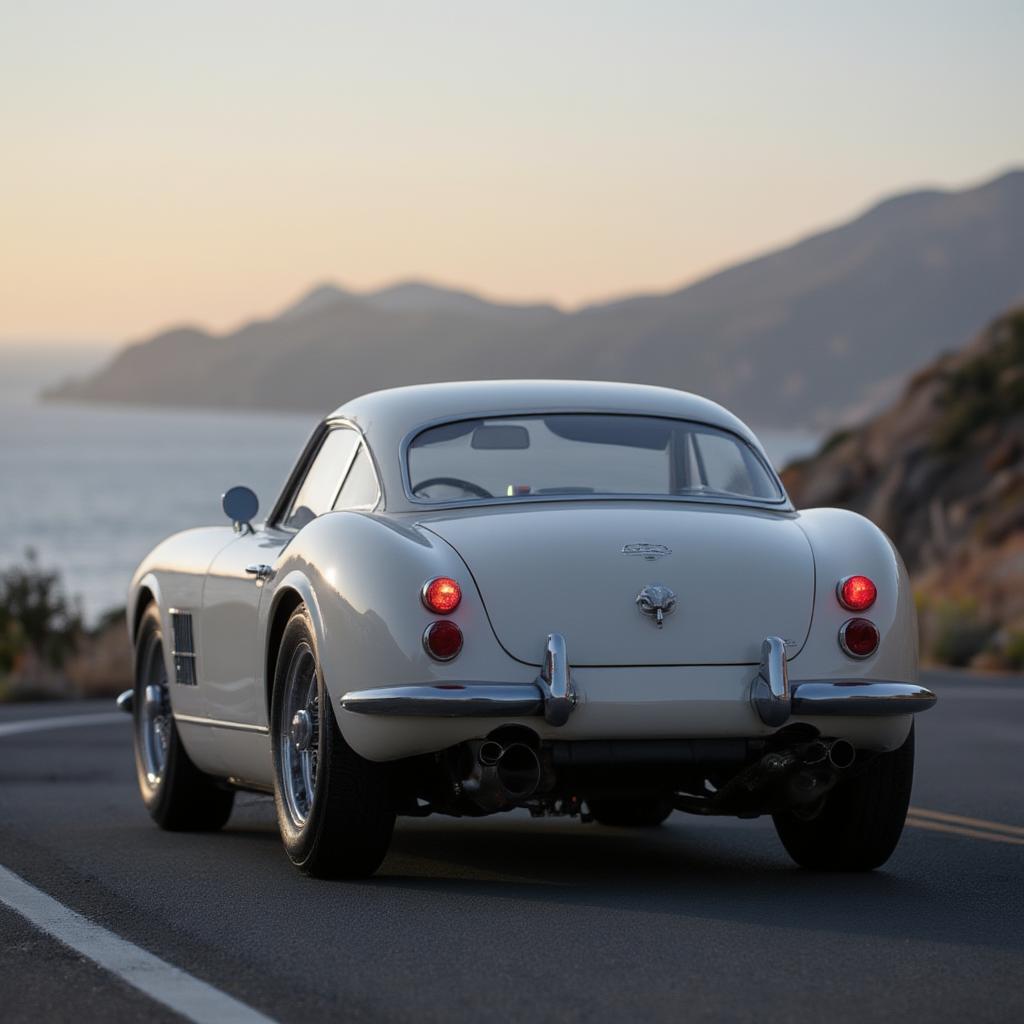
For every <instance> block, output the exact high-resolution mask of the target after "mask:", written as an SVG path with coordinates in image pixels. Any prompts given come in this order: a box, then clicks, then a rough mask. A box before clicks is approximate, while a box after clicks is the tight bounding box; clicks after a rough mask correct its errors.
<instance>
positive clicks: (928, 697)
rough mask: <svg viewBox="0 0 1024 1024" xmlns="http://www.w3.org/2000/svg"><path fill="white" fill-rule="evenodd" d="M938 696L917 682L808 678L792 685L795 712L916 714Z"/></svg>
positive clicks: (933, 702) (818, 713)
mask: <svg viewBox="0 0 1024 1024" xmlns="http://www.w3.org/2000/svg"><path fill="white" fill-rule="evenodd" d="M938 699H939V698H938V697H937V696H936V695H935V694H934V693H933V692H932V691H931V690H929V689H927V688H926V687H924V686H918V684H917V683H892V682H886V681H884V680H869V679H836V680H815V679H807V680H804V681H802V682H799V683H794V684H793V714H794V715H913V714H916V713H917V712H919V711H927V710H928V709H929V708H930V707H932V706H933V705H934V704H935V702H936V701H937V700H938Z"/></svg>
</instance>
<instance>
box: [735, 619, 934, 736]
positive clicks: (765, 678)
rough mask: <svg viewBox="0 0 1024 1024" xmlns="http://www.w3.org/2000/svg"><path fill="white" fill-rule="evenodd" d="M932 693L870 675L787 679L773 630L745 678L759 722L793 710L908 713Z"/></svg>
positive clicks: (925, 704) (929, 701) (922, 707)
mask: <svg viewBox="0 0 1024 1024" xmlns="http://www.w3.org/2000/svg"><path fill="white" fill-rule="evenodd" d="M936 700H938V698H937V697H936V696H935V694H934V693H932V691H931V690H929V689H926V688H925V687H923V686H918V685H917V683H892V682H886V681H884V680H873V679H804V680H801V681H800V682H797V683H790V681H789V667H788V666H787V664H786V646H785V644H784V643H783V641H782V639H781V638H780V637H777V636H769V637H766V638H765V641H764V643H763V644H762V645H761V664H760V666H759V668H758V672H757V675H756V676H754V679H753V682H751V684H750V703H751V704H753V706H754V710H755V711H756V712H757V714H758V716H759V717H760V719H761V721H762V722H764V724H765V725H775V726H779V725H783V724H784V723H785V722H786V721H788V720H789V718H790V717H791V716H793V715H801V716H804V715H912V714H915V713H916V712H918V711H927V710H928V709H929V708H930V707H931V706H932V705H933V704H934V703H935V702H936Z"/></svg>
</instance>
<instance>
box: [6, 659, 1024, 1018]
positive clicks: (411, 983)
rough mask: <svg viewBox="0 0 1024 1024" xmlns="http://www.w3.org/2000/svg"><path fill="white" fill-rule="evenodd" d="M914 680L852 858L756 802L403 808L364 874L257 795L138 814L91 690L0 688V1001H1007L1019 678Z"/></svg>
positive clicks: (204, 1012) (556, 1008) (772, 1014)
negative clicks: (906, 820) (671, 806)
mask: <svg viewBox="0 0 1024 1024" xmlns="http://www.w3.org/2000/svg"><path fill="white" fill-rule="evenodd" d="M927 681H928V683H929V685H931V686H933V687H934V688H935V689H936V691H937V692H938V693H939V696H940V700H939V704H938V706H937V707H936V708H935V709H934V710H933V711H930V712H928V713H927V714H926V715H924V716H922V717H921V718H920V719H919V721H918V770H917V779H916V782H915V786H914V797H913V806H914V812H913V814H912V817H911V819H910V821H911V823H910V825H909V826H908V828H907V830H906V832H905V833H904V838H903V841H902V843H901V845H900V847H899V849H898V850H897V852H896V854H895V855H894V856H893V858H892V860H891V861H890V862H889V863H888V864H887V865H886V866H885V868H883V869H882V870H880V871H877V872H875V873H873V874H870V875H855V876H847V875H824V874H814V873H808V872H803V871H800V870H799V869H797V868H795V867H793V866H792V864H791V863H790V861H789V859H788V858H787V856H786V854H785V853H784V851H783V850H782V847H781V846H780V844H779V842H778V840H777V839H776V837H775V833H774V831H773V829H772V826H771V823H770V821H768V820H766V819H759V820H757V821H744V822H740V821H733V820H729V819H714V818H712V819H704V818H693V817H690V816H688V815H684V814H679V813H677V814H674V815H673V816H672V817H671V818H670V819H669V822H668V823H667V824H666V825H665V826H663V827H662V828H660V829H656V830H648V831H642V832H636V831H633V832H631V831H628V830H623V829H612V828H604V827H601V826H598V825H596V824H590V825H583V824H581V823H580V822H578V821H573V820H570V819H554V820H538V821H534V820H531V819H530V818H529V817H528V816H526V815H520V814H515V815H506V816H499V817H495V818H490V819H481V820H474V821H456V820H452V819H445V818H439V817H437V818H430V819H425V820H408V819H400V821H399V825H398V827H397V829H396V833H395V841H394V846H393V849H392V852H391V854H390V855H389V856H388V858H387V860H386V861H385V863H384V865H383V868H382V869H381V871H380V873H379V874H378V875H377V876H376V877H375V878H373V879H371V880H370V881H366V882H359V883H349V882H320V881H314V880H310V879H306V878H303V877H301V876H300V875H298V874H297V873H296V872H295V870H294V869H293V868H292V867H291V866H290V864H289V863H288V861H287V860H286V859H285V856H284V854H283V852H282V850H281V846H280V843H279V840H278V837H277V835H276V832H275V826H274V818H273V808H272V806H271V804H270V801H269V800H268V799H266V798H263V797H257V796H249V795H242V796H240V797H239V800H238V804H237V805H236V808H237V809H236V811H235V813H234V815H233V817H232V819H231V821H230V823H229V825H228V827H227V828H226V829H225V831H224V832H222V833H218V834H213V835H188V834H167V833H162V832H160V831H158V830H157V829H156V827H155V826H153V825H152V824H151V823H150V821H149V818H148V816H147V815H146V813H145V811H144V809H143V807H142V805H141V803H140V801H139V799H138V795H137V792H136V789H135V781H134V772H133V767H132V760H131V752H130V725H129V721H128V719H127V718H124V720H120V719H118V718H116V717H112V716H111V715H110V714H109V711H110V706H109V705H107V704H99V705H98V704H96V703H95V702H93V703H82V704H74V705H68V704H62V705H31V706H29V705H21V706H6V707H2V708H0V865H2V868H3V869H6V873H5V872H3V871H2V869H0V952H2V956H0V1019H3V1020H4V1021H5V1022H8V1024H14V1022H17V1021H30V1020H31V1021H37V1020H46V1021H74V1022H76V1024H81V1022H83V1021H91V1020H98V1019H102V1020H104V1021H128V1020H142V1019H145V1020H152V1021H164V1020H166V1021H173V1020H178V1021H180V1020H181V1019H182V1017H181V1016H178V1015H177V1014H176V1013H175V1012H172V1011H171V1010H170V1009H168V1008H167V1005H165V1003H161V1002H159V1001H157V999H158V998H159V993H160V992H161V991H165V990H166V987H167V986H168V985H169V986H170V987H171V988H172V989H174V986H175V985H177V986H179V988H178V989H176V990H175V991H179V992H184V993H185V995H184V996H182V998H183V999H184V1000H185V1004H187V1005H188V1006H192V1007H193V1009H192V1010H189V1011H186V1014H185V1016H186V1017H190V1018H191V1019H193V1020H202V1019H210V1020H225V1019H228V1018H229V1017H230V1016H231V1012H230V1009H231V1008H232V1007H233V1008H234V1009H235V1010H237V1017H236V1019H238V1020H240V1021H242V1020H252V1021H256V1020H259V1019H261V1017H260V1015H262V1017H263V1018H270V1019H272V1020H278V1021H283V1022H290V1021H295V1022H300V1021H301V1022H306V1024H309V1022H315V1021H327V1020H330V1021H417V1022H421V1021H445V1022H451V1021H463V1020H466V1021H470V1020H480V1019H487V1020H488V1021H530V1022H541V1021H587V1022H601V1021H617V1020H623V1021H629V1020H644V1021H646V1022H654V1021H679V1020H686V1021H688V1022H694V1021H703V1020H730V1021H755V1020H757V1021H765V1020H774V1021H781V1020H791V1019H796V1020H802V1019H810V1020H829V1021H836V1022H839V1021H851V1022H854V1021H855V1022H857V1024H863V1022H864V1021H866V1020H905V1021H912V1020H928V1021H930V1022H935V1021H954V1020H955V1021H961V1020H963V1019H969V1020H971V1021H972V1022H983V1021H1022V1020H1024V790H1022V785H1021V782H1022V778H1024V771H1022V763H1024V679H1022V678H1020V677H1017V678H1000V677H991V676H989V677H985V676H977V677H969V676H966V675H956V674H952V673H941V674H934V675H931V676H930V677H929V678H928V680H927ZM72 715H74V716H78V715H82V716H88V719H86V718H83V719H82V720H81V721H79V722H71V723H68V722H63V721H59V720H60V719H65V718H67V717H69V716H72ZM50 718H52V719H54V721H53V722H52V723H47V724H41V723H40V722H39V720H40V719H50ZM4 893H6V894H7V896H6V898H5V897H4ZM19 894H20V895H19ZM44 894H45V895H44ZM48 897H49V898H52V900H50V901H49V902H46V901H47V898H48ZM19 900H21V904H20V905H21V906H22V907H23V908H24V906H26V905H27V903H31V904H32V905H33V906H34V907H35V908H36V909H35V911H33V912H32V913H35V918H32V914H31V913H30V914H29V917H26V916H24V913H25V912H26V911H24V910H23V912H17V911H15V910H13V909H10V907H11V904H12V903H13V904H14V905H19V903H18V901H19ZM26 901H27V902H26ZM32 901H35V902H34V903H33V902H32ZM54 901H55V902H54ZM40 908H41V909H40ZM79 915H81V916H79ZM83 918H84V919H85V920H84V921H83ZM30 919H31V920H34V921H35V922H36V923H31V920H30ZM75 929H78V931H77V932H76V931H75ZM82 929H94V930H93V931H87V932H82ZM55 934H56V935H61V936H62V937H63V941H61V940H60V939H58V938H55V937H54V935H55ZM76 934H77V935H80V936H81V935H82V934H85V936H86V937H85V938H84V939H81V940H80V945H83V946H84V948H86V950H87V951H90V950H91V951H93V952H91V953H90V955H93V953H94V952H95V951H96V950H99V949H102V950H107V952H106V953H104V954H103V956H100V954H99V953H96V957H98V958H99V959H100V960H101V962H104V963H106V964H107V967H101V966H98V965H97V964H96V963H95V962H93V960H92V959H89V958H88V957H85V956H83V955H82V954H81V953H80V952H76V951H75V949H73V948H71V947H72V946H73V945H74V941H75V940H74V935H76ZM69 935H70V936H71V938H70V939H69V938H68V936H69ZM69 941H70V942H71V946H69V945H66V944H65V943H66V942H69ZM104 956H105V957H106V958H107V959H106V960H104V959H103V957H104ZM132 957H135V958H136V959H135V961H132ZM139 957H143V958H145V957H148V958H149V959H148V960H146V961H145V962H144V963H143V964H142V966H141V967H140V966H139V964H138V962H137V961H138V958H139ZM126 958H127V959H126ZM154 958H158V959H154ZM131 962H134V963H135V967H134V968H133V969H131V967H130V963H131ZM125 963H129V968H124V964H125ZM119 965H120V966H119ZM152 965H156V967H153V966H152ZM107 968H109V969H107ZM151 968H152V969H151ZM132 970H134V974H133V973H132ZM182 972H184V973H182ZM125 977H130V978H134V979H135V981H133V983H132V984H129V983H128V982H126V981H125V980H123V979H124V978H125ZM139 979H142V980H141V981H140V980H139ZM147 979H148V980H147ZM140 985H141V989H140V987H138V986H140ZM147 985H150V988H148V989H147ZM161 986H164V988H163V989H161ZM146 991H154V992H156V993H157V999H155V998H152V997H151V996H150V995H146V994H145V992H146ZM218 999H219V1000H221V1003H220V1004H218V1003H217V1002H216V1001H217V1000H218ZM189 1000H192V1002H189ZM232 1000H233V1002H232ZM165 1002H166V1000H165ZM171 1005H179V1006H180V1005H183V1004H182V1003H181V1002H180V1000H179V1002H178V1003H174V1002H173V1000H172V1001H171ZM225 1007H228V1010H225Z"/></svg>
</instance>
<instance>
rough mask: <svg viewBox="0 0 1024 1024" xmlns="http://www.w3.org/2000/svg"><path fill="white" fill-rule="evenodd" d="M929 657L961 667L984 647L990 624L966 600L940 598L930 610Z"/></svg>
mask: <svg viewBox="0 0 1024 1024" xmlns="http://www.w3.org/2000/svg"><path fill="white" fill-rule="evenodd" d="M930 618H931V623H930V626H929V630H928V632H929V634H930V635H931V638H932V640H931V651H930V654H931V656H932V657H933V658H934V659H935V660H936V661H939V662H942V663H943V664H946V665H956V666H964V665H968V664H970V662H971V659H972V658H973V657H974V656H975V655H976V654H980V653H981V652H982V651H983V650H985V648H986V647H987V646H988V643H989V640H991V638H992V635H993V633H994V632H995V630H994V628H993V626H992V625H991V624H990V623H988V622H986V621H985V620H984V619H983V618H982V617H981V616H980V615H979V614H978V610H977V608H976V607H975V606H974V604H973V603H972V602H970V601H944V602H941V603H939V604H937V605H936V606H935V608H934V609H932V610H931V613H930Z"/></svg>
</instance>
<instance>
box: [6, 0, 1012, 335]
mask: <svg viewBox="0 0 1024 1024" xmlns="http://www.w3.org/2000/svg"><path fill="white" fill-rule="evenodd" d="M1022 40H1024V2H1021V0H1010V2H994V0H989V2H985V0H970V2H968V0H964V2H962V3H944V2H936V0H931V2H909V0H903V2H893V0H886V2H879V3H866V2H864V0H860V2H857V3H847V2H839V0H834V2H828V0H820V2H779V0H775V2H738V0H737V2H723V0H716V2H713V3H709V2H693V3H687V2H684V0H676V2H669V3H653V2H651V3H642V2H638V0H633V2H624V3H600V2H597V0H590V2H585V3H557V2H555V0H547V2H543V3H530V2H520V3H516V4H510V3H502V4H496V3H487V2H482V0H477V2H472V3H468V2H467V3H441V2H436V3H421V2H418V0H416V2H414V0H409V2H407V3H402V4H390V3H383V2H380V0H374V2H372V3H359V4H354V3H341V2H323V3H301V2H294V0H293V2H289V3H281V2H275V3H267V4H264V3H256V2H253V0H246V2H244V3H228V2H219V0H203V2H201V3H193V2H183V0H175V2H174V3H167V4H159V5H158V4H156V3H150V2H143V0H131V2H126V3H103V2H99V0H91V2H88V3H79V2H72V0H69V2H66V3H63V4H57V3H47V2H45V0H32V2H31V3H24V2H20V0H0V338H7V339H8V340H10V339H21V340H24V339H33V338H60V339H77V338H82V339H89V338H92V339H103V340H108V339H117V338H121V337H125V336H139V335H142V334H146V333H148V332H150V331H152V330H154V329H156V328H158V327H161V326H163V325H165V324H167V323H170V322H180V321H185V320H187V321H191V322H198V323H202V324H205V325H208V326H211V327H214V328H218V329H221V328H227V327H231V326H234V325H235V324H237V323H238V322H239V321H241V320H243V319H245V318H247V317H248V316H250V315H254V314H263V313H268V312H272V311H274V310H275V309H276V308H278V307H279V306H281V305H283V304H284V303H285V302H287V301H289V300H291V299H292V298H294V297H295V296H296V295H297V294H298V293H299V292H301V291H303V290H304V289H305V288H306V287H308V286H309V285H311V284H313V283H315V282H318V281H322V280H325V279H330V280H336V281H339V282H342V283H344V284H347V285H350V286H354V287H359V288H362V287H369V286H374V285H378V284H382V283H388V282H391V281H393V280H395V279H397V278H403V277H409V276H416V277H426V278H429V279H433V280H436V281H439V282H444V283H450V284H460V285H466V286H469V287H472V288H475V289H479V290H481V291H483V292H485V293H487V294H490V295H494V296H498V297H508V298H522V299H538V298H550V299H554V300H556V301H558V302H561V303H565V304H569V305H572V304H578V303H581V302H583V301H586V300H589V299H597V298H604V297H607V296H611V295H616V294H621V293H624V292H629V291H634V290H657V289H666V288H669V287H672V286H676V285H679V284H682V283H684V282H686V281H689V280H692V279H693V278H695V277H697V276H699V275H701V274H702V273H704V272H706V271H708V270H712V269H715V268H717V267H719V266H722V265H723V264H726V263H729V262H731V261H733V260H735V259H737V258H739V257H742V256H745V255H750V254H753V253H755V252H757V251H760V250H762V249H765V248H767V247H770V246H774V245H775V244H778V243H780V242H784V241H788V240H790V239H792V238H794V237H795V236H798V235H800V234H802V233H804V232H806V231H808V230H810V229H814V228H818V227H821V226H825V225H827V224H829V223H833V222H836V221H839V220H842V219H845V218H847V217H848V216H850V215H852V214H854V213H856V212H858V211H859V210H861V209H862V208H863V207H864V206H865V205H866V204H868V203H869V202H871V201H873V200H875V199H876V198H879V197H881V196H883V195H887V194H890V193H892V192H897V191H902V190H905V189H907V188H911V187H916V186H920V185H924V184H929V185H944V186H962V185H965V184H971V183H974V182H977V181H979V180H981V179H984V178H987V177H989V176H991V175H993V174H995V173H997V172H999V171H1002V170H1005V169H1007V168H1008V167H1010V166H1013V165H1021V164H1024V116H1022V107H1024V58H1022V50H1021V43H1022Z"/></svg>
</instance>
